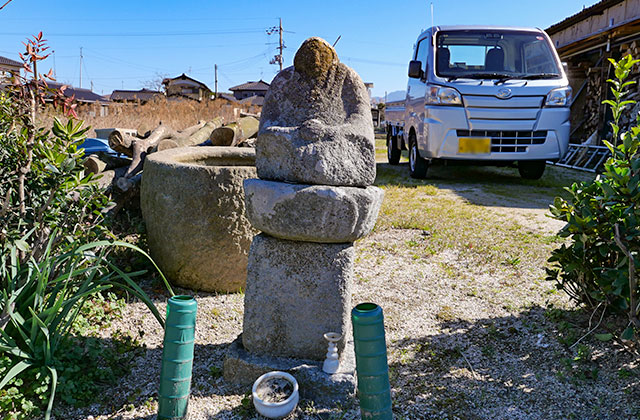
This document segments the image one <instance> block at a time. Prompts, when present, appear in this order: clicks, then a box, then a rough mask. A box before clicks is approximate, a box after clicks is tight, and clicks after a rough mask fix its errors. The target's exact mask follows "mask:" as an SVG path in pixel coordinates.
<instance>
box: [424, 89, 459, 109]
mask: <svg viewBox="0 0 640 420" xmlns="http://www.w3.org/2000/svg"><path fill="white" fill-rule="evenodd" d="M427 104H429V105H457V106H460V105H462V96H460V93H459V92H458V91H457V90H455V89H452V88H448V87H442V86H427Z"/></svg>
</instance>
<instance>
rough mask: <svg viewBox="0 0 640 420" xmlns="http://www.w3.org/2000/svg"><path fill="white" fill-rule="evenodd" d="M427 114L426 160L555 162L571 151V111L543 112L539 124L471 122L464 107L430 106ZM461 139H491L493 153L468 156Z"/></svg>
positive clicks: (422, 143)
mask: <svg viewBox="0 0 640 420" xmlns="http://www.w3.org/2000/svg"><path fill="white" fill-rule="evenodd" d="M425 111H426V112H425V119H424V130H425V131H424V132H425V135H423V136H418V137H419V139H418V150H419V152H420V156H422V157H423V158H429V159H459V160H480V161H482V160H487V161H521V160H552V161H555V160H559V159H561V158H562V157H563V156H564V155H565V153H566V152H567V149H568V145H569V131H570V123H569V108H540V110H539V111H538V113H537V117H536V119H535V120H513V119H500V120H495V119H494V120H480V119H475V120H470V119H468V118H467V113H466V112H465V109H464V108H463V107H448V106H427V107H425ZM508 115H509V111H508V110H505V116H508ZM461 138H478V139H482V138H484V139H486V138H490V139H491V148H490V151H489V152H488V153H487V152H480V153H468V152H466V150H465V148H464V147H461V145H460V139H461ZM464 141H467V142H468V141H469V140H464ZM485 141H486V140H485Z"/></svg>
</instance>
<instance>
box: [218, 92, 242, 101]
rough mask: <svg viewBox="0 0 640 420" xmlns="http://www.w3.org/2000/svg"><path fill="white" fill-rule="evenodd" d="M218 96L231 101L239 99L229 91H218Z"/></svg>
mask: <svg viewBox="0 0 640 420" xmlns="http://www.w3.org/2000/svg"><path fill="white" fill-rule="evenodd" d="M217 98H222V99H226V100H227V101H231V102H238V100H237V99H236V98H235V97H234V96H233V95H231V94H229V93H218V96H217Z"/></svg>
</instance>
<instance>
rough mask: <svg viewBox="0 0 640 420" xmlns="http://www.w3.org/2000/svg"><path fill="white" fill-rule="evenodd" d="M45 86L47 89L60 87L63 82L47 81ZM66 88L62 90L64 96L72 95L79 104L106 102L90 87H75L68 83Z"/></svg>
mask: <svg viewBox="0 0 640 420" xmlns="http://www.w3.org/2000/svg"><path fill="white" fill-rule="evenodd" d="M47 86H49V89H54V90H57V89H60V88H61V87H62V86H65V84H64V83H58V82H47ZM66 86H67V88H66V89H65V90H64V96H66V97H67V98H70V97H72V96H73V97H74V98H75V100H76V102H78V103H79V104H93V103H96V102H98V103H102V104H105V105H106V104H107V101H105V100H104V98H103V97H102V96H100V95H98V94H97V93H94V92H92V91H91V90H90V89H84V88H77V87H73V86H70V85H66Z"/></svg>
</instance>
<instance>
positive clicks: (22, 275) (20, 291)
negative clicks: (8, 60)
mask: <svg viewBox="0 0 640 420" xmlns="http://www.w3.org/2000/svg"><path fill="white" fill-rule="evenodd" d="M26 45H27V51H26V53H25V54H24V55H23V57H24V58H23V59H24V61H25V67H27V68H29V69H30V74H31V75H32V76H31V78H30V79H26V78H19V79H18V80H17V81H16V83H15V84H14V85H13V89H12V90H11V91H10V92H9V93H0V179H2V183H0V221H1V224H0V413H2V415H3V417H2V418H3V420H6V419H23V418H30V417H33V416H36V415H39V413H40V411H41V409H42V408H44V407H42V405H43V403H44V402H46V410H45V419H48V418H49V417H50V415H51V411H52V407H53V402H54V398H55V395H56V389H57V387H60V388H61V390H63V392H64V393H65V395H64V398H63V399H64V400H65V401H66V402H68V403H73V404H75V403H76V402H77V401H80V400H83V399H86V397H87V395H89V394H90V392H91V391H90V390H91V384H90V382H92V379H96V381H93V382H98V381H97V379H99V378H100V377H103V376H104V377H111V376H110V375H106V374H105V373H104V371H103V373H97V374H96V375H97V376H94V374H93V373H92V372H94V371H84V370H82V369H80V368H79V364H80V363H82V362H84V361H83V358H84V357H89V358H91V357H95V356H96V352H95V351H94V352H93V353H92V352H91V351H89V353H87V354H85V353H82V354H78V352H77V351H71V350H70V349H71V348H72V346H71V344H70V343H71V341H72V340H75V338H74V337H73V334H72V333H73V329H74V325H76V327H77V324H76V320H78V319H79V318H78V317H79V316H81V314H82V313H83V308H84V305H85V303H87V302H88V301H92V300H93V301H95V300H96V299H98V300H99V299H100V296H101V292H105V291H107V290H109V289H111V288H113V287H118V288H120V289H122V290H125V291H126V292H128V293H129V294H131V295H133V296H135V297H137V298H139V299H140V300H142V301H143V302H144V303H145V304H146V305H147V307H148V308H149V310H150V311H151V312H152V313H153V315H154V316H155V317H156V319H157V320H158V321H159V322H160V324H163V319H162V317H161V316H160V314H159V313H158V311H157V309H156V307H155V306H154V305H153V303H152V302H151V300H150V299H149V298H148V296H147V295H146V294H145V293H144V292H143V291H142V289H140V287H139V286H138V285H137V284H136V282H135V280H134V279H135V277H136V276H139V275H141V274H143V272H140V271H139V272H134V273H125V272H124V271H123V270H121V269H119V268H118V267H117V266H116V265H115V264H114V263H113V262H112V261H111V258H110V255H109V254H110V252H111V251H112V250H113V249H114V248H115V247H126V248H129V249H133V250H135V251H137V252H139V253H141V254H142V255H143V256H144V257H146V258H149V257H148V255H147V254H145V253H144V252H143V251H142V250H140V249H139V248H137V247H135V246H133V245H131V244H128V243H125V242H118V241H111V240H106V238H108V237H109V235H108V231H107V230H106V229H105V228H104V227H103V226H102V221H103V219H102V215H101V212H100V210H101V209H102V208H103V207H104V206H105V205H107V204H108V200H107V198H106V197H105V196H104V195H103V194H102V192H101V191H100V190H99V189H98V188H97V187H96V185H95V184H94V183H93V179H92V177H91V175H85V172H84V170H83V165H82V163H83V153H82V151H80V150H78V148H77V147H78V144H79V143H80V142H81V141H82V140H83V139H84V137H85V133H86V131H87V129H86V128H82V122H76V121H74V120H73V119H71V118H70V119H69V121H68V122H67V123H66V124H63V123H62V122H61V121H60V120H58V119H56V120H55V122H54V126H53V128H52V130H51V132H49V131H48V130H45V129H40V128H37V127H36V124H35V121H36V113H37V110H38V106H39V104H42V103H44V101H45V98H53V100H54V101H58V102H60V101H62V103H63V104H64V108H65V109H66V110H71V111H72V110H73V105H72V104H71V103H70V102H69V100H68V99H63V98H64V97H63V96H62V94H61V92H59V91H58V92H53V91H49V90H48V89H47V87H46V81H45V79H46V76H42V75H40V74H39V73H38V72H37V66H36V64H37V62H38V61H40V60H43V59H44V58H46V55H45V54H44V51H45V50H46V46H45V45H44V40H43V39H42V34H39V35H38V36H36V37H34V39H33V40H29V41H28V42H27V44H26ZM153 265H154V267H155V264H153ZM155 268H156V269H157V267H155ZM161 276H162V275H161ZM162 279H163V280H164V281H165V285H166V286H167V287H168V289H169V291H170V293H172V292H171V289H170V287H169V285H168V283H167V282H166V279H165V278H164V277H163V276H162ZM85 350H90V349H85ZM90 364H91V363H85V365H90ZM111 372H112V373H113V369H112V370H111ZM94 373H95V372H94ZM83 375H84V376H85V377H84V378H81V376H83ZM105 375H106V376H105Z"/></svg>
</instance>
